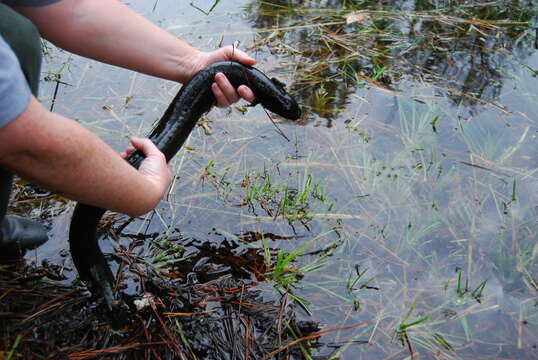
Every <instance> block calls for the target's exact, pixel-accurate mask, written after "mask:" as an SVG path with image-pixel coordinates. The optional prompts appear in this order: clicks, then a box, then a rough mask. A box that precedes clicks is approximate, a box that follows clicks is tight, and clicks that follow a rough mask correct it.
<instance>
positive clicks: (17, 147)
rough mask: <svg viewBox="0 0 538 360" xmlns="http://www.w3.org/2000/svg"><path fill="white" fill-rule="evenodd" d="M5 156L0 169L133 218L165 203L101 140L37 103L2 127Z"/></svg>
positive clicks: (1, 144)
mask: <svg viewBox="0 0 538 360" xmlns="http://www.w3.org/2000/svg"><path fill="white" fill-rule="evenodd" d="M15 139H24V140H23V141H20V140H19V141H15ZM0 153H1V154H2V156H1V157H0V166H2V167H4V168H7V169H9V170H11V171H13V172H15V173H17V174H19V175H20V176H21V177H23V178H26V179H28V180H31V181H34V182H36V183H38V184H40V185H42V186H44V187H46V188H48V189H51V190H53V191H56V192H59V193H61V194H62V195H64V196H66V197H68V198H70V199H73V200H77V201H81V202H84V203H87V204H91V205H95V206H99V207H102V208H105V209H109V210H114V211H118V212H122V213H126V214H129V215H131V216H138V215H141V214H143V213H145V212H147V211H149V210H151V209H152V208H153V207H155V206H156V205H157V203H158V201H159V200H160V196H161V194H160V193H159V191H157V190H156V189H155V186H153V184H151V183H150V182H149V181H147V179H145V178H144V177H143V176H141V175H140V173H139V172H138V171H136V170H135V169H134V168H133V167H131V166H130V165H129V164H127V162H126V161H125V160H123V159H122V158H121V157H120V156H119V155H118V154H116V153H115V152H114V151H113V150H112V149H111V148H110V147H109V146H107V145H106V144H104V143H103V142H102V141H101V140H100V139H99V138H98V137H97V136H95V135H93V134H92V133H91V132H89V131H88V130H87V129H85V128H84V127H83V126H81V125H79V124H77V123H76V122H74V121H71V120H69V119H66V118H64V117H62V116H60V115H56V114H53V113H50V112H48V111H46V110H45V109H44V108H43V107H42V106H41V105H40V104H39V103H38V102H37V101H36V100H35V99H32V100H31V102H30V105H29V106H28V108H27V109H26V110H25V111H24V112H23V113H22V114H21V115H20V116H19V117H18V118H17V119H15V120H14V121H13V122H12V123H10V124H8V125H7V126H6V127H4V128H2V129H0Z"/></svg>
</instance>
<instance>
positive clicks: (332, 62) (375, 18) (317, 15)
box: [248, 0, 538, 126]
mask: <svg viewBox="0 0 538 360" xmlns="http://www.w3.org/2000/svg"><path fill="white" fill-rule="evenodd" d="M248 10H249V13H250V14H252V15H251V16H250V20H251V22H252V24H253V26H254V27H256V28H260V29H274V32H268V33H265V34H266V35H265V38H264V41H263V43H264V44H266V45H268V46H269V47H270V48H271V47H273V48H275V49H281V48H282V46H283V45H282V44H286V46H287V49H286V50H287V51H288V52H289V51H290V48H291V49H293V50H292V53H293V55H294V62H296V63H297V64H303V65H302V66H301V67H299V66H298V68H296V69H294V70H295V71H296V83H295V86H296V88H297V91H298V96H299V97H300V98H301V99H302V102H303V103H304V104H308V105H309V106H310V108H311V110H312V112H314V113H316V114H318V115H319V116H320V117H323V118H326V119H329V126H330V125H331V120H332V119H333V118H334V117H335V116H336V115H337V114H338V113H339V112H340V111H341V110H342V109H343V108H344V107H345V105H346V104H347V103H348V102H349V99H348V96H349V94H350V93H352V92H353V90H355V89H356V88H357V87H363V86H365V85H366V84H369V85H371V86H377V87H380V88H386V89H398V88H400V90H401V91H407V90H409V89H406V87H407V85H404V83H403V80H411V81H412V82H413V83H417V82H418V83H422V82H428V83H430V84H433V85H434V86H435V87H437V88H438V92H439V93H441V94H443V95H445V94H446V95H447V96H448V97H449V98H450V99H452V101H453V102H454V103H456V104H459V105H464V106H466V107H469V108H472V107H475V106H476V105H479V104H484V103H488V102H491V101H494V100H495V99H496V98H497V97H498V96H499V95H500V93H501V89H502V88H503V85H504V83H505V81H506V79H508V78H511V77H512V75H513V73H514V72H515V71H516V69H515V67H514V65H513V64H514V62H515V63H517V62H520V61H522V60H523V59H525V58H526V57H528V56H530V55H531V54H533V53H534V52H535V51H536V36H537V35H536V29H535V28H534V27H535V26H536V21H537V15H536V14H537V13H538V11H537V10H538V9H537V4H536V2H534V1H530V0H529V1H516V2H514V1H501V2H490V3H479V4H478V3H476V4H475V3H472V2H467V1H456V2H454V1H436V2H430V1H402V0H394V1H384V2H382V3H380V2H377V1H344V0H326V1H298V0H289V1H288V0H277V1H272V2H270V3H269V2H263V1H256V2H252V3H251V4H250V5H249V6H248ZM346 19H347V22H348V23H346V21H345V20H346ZM316 24H319V25H316ZM350 90H351V91H350Z"/></svg>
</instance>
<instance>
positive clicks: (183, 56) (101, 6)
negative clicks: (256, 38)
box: [14, 0, 256, 106]
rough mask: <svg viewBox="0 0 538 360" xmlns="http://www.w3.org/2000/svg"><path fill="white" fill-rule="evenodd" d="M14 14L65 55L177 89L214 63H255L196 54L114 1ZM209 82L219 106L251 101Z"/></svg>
mask: <svg viewBox="0 0 538 360" xmlns="http://www.w3.org/2000/svg"><path fill="white" fill-rule="evenodd" d="M14 8H15V9H16V10H17V11H19V12H21V13H22V14H24V15H25V16H26V17H28V18H29V19H30V20H31V21H32V22H33V23H34V24H35V25H36V27H37V28H38V29H39V31H40V33H41V35H42V36H43V37H45V38H46V39H48V40H49V41H51V42H53V43H55V44H56V45H58V46H59V47H61V48H63V49H65V50H68V51H70V52H73V53H76V54H79V55H82V56H85V57H89V58H93V59H96V60H99V61H102V62H106V63H108V64H112V65H117V66H121V67H124V68H128V69H131V70H135V71H139V72H143V73H145V74H149V75H153V76H157V77H161V78H165V79H169V80H174V81H179V82H181V83H184V82H186V81H188V80H189V79H190V78H191V77H192V76H193V75H194V74H195V73H196V72H197V71H198V70H200V69H202V68H204V67H206V66H207V65H209V64H211V63H213V62H216V61H224V60H236V61H239V62H241V63H243V64H245V65H254V64H255V62H256V61H255V60H254V59H252V58H250V57H249V56H248V55H247V54H245V53H244V52H242V51H240V50H238V49H233V48H232V47H231V46H228V47H224V48H222V49H219V50H216V51H212V52H203V51H199V50H197V49H195V48H193V47H192V46H190V45H189V44H187V43H186V42H184V41H182V40H180V39H178V38H176V37H175V36H173V35H172V34H170V33H168V32H167V31H165V30H163V29H161V28H159V27H158V26H156V25H154V24H152V23H151V22H150V21H148V20H147V19H145V18H144V17H142V16H141V15H139V14H137V13H136V12H134V11H133V10H131V9H130V8H129V7H127V6H126V5H124V4H122V3H121V2H120V1H117V0H62V1H59V2H56V3H53V4H50V5H46V6H40V7H25V6H15V7H14ZM118 19H121V21H118ZM215 80H216V85H215V84H214V85H213V91H214V94H215V97H216V98H217V103H218V104H219V106H226V105H229V104H230V103H233V102H235V101H237V99H238V95H239V96H241V97H243V98H245V99H246V100H248V101H253V100H254V94H253V93H252V91H251V90H250V89H249V88H248V87H246V86H240V87H239V88H238V89H237V92H236V91H235V89H234V88H233V86H232V85H231V84H230V83H229V82H228V81H227V79H226V78H225V76H223V74H220V75H218V76H217V77H216V79H215Z"/></svg>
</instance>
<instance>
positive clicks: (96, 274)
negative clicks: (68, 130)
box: [69, 61, 301, 316]
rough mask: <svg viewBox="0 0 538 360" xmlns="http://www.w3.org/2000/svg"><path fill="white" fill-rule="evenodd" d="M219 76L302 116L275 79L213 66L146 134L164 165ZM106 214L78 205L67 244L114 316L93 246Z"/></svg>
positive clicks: (137, 157) (110, 279)
mask: <svg viewBox="0 0 538 360" xmlns="http://www.w3.org/2000/svg"><path fill="white" fill-rule="evenodd" d="M219 72H221V73H223V74H225V75H226V77H227V78H228V80H229V81H230V83H231V84H232V85H233V86H234V87H235V88H236V89H237V88H238V87H239V86H240V85H247V86H248V87H249V88H250V89H252V91H253V92H254V94H255V96H256V103H260V104H261V105H262V106H263V107H264V108H266V109H268V110H270V111H272V112H274V113H275V114H278V115H280V116H283V117H285V118H288V119H290V120H297V119H298V118H299V117H300V116H301V110H300V108H299V105H298V104H297V102H296V101H295V100H294V99H293V98H292V97H291V96H290V95H289V94H288V93H287V92H286V90H285V89H284V86H283V84H282V83H280V82H279V81H278V80H276V79H269V78H268V77H267V76H265V75H264V74H263V73H262V72H260V71H259V70H257V69H255V68H253V67H249V66H245V65H242V64H239V63H236V62H230V61H227V62H219V63H215V64H212V65H210V66H208V67H206V68H205V69H203V70H201V71H199V72H198V73H197V74H196V75H194V76H193V77H192V79H191V80H190V81H189V82H188V83H186V84H185V85H184V86H183V87H182V88H181V90H180V91H179V92H178V94H177V95H176V97H175V98H174V99H173V100H172V102H171V103H170V106H169V107H168V109H167V110H166V112H165V113H164V115H163V116H162V118H161V120H160V121H159V122H158V123H157V126H156V127H155V128H154V129H153V131H152V132H151V133H150V134H149V136H148V137H149V138H150V139H151V140H152V141H153V142H154V143H155V145H156V146H157V148H159V150H161V151H162V152H163V153H164V155H165V157H166V160H167V161H169V160H170V159H171V158H172V157H174V155H175V154H176V153H177V152H178V151H179V149H180V148H181V146H182V145H183V143H184V142H185V140H186V139H187V138H188V136H189V134H190V133H191V131H192V129H193V128H194V126H195V125H196V122H197V121H198V119H199V118H200V117H201V116H202V115H203V114H204V113H206V112H208V111H209V110H210V109H211V107H212V106H213V105H214V103H215V97H214V96H213V93H212V91H211V84H212V83H213V82H214V79H215V74H217V73H219ZM126 160H127V161H128V162H129V163H130V164H131V165H132V166H134V167H135V168H138V167H139V166H140V164H141V162H142V160H144V155H143V154H142V152H140V151H138V150H137V151H135V152H133V153H131V154H130V155H129V156H128V157H127V159H126ZM133 191H136V189H133ZM105 211H106V210H105V209H100V208H97V207H94V206H90V205H85V204H80V203H79V204H77V205H76V207H75V210H74V212H73V216H72V218H71V226H70V228H69V245H70V249H71V256H72V257H73V262H74V264H75V266H76V268H77V270H78V272H79V275H80V278H81V279H82V280H83V281H85V282H86V284H87V285H88V288H89V290H90V291H91V293H92V294H93V295H94V296H95V297H97V298H98V299H102V300H103V302H104V304H105V306H106V308H107V310H108V312H109V313H110V314H114V313H116V312H117V311H116V310H119V309H120V307H121V306H123V303H122V301H121V300H120V298H119V297H118V294H117V292H116V291H115V280H114V275H113V274H112V272H111V270H110V268H109V266H108V264H107V261H106V259H105V257H104V255H103V253H102V252H101V249H100V248H99V244H98V242H97V226H98V225H99V222H100V220H101V217H102V216H103V214H104V213H105ZM113 316H114V315H113Z"/></svg>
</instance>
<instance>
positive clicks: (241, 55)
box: [218, 45, 256, 66]
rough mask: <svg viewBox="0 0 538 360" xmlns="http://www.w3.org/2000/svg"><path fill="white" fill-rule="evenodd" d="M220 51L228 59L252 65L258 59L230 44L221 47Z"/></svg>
mask: <svg viewBox="0 0 538 360" xmlns="http://www.w3.org/2000/svg"><path fill="white" fill-rule="evenodd" d="M218 51H220V52H221V54H222V55H223V57H224V58H225V59H226V60H234V61H238V62H240V63H242V64H244V65H250V66H252V65H254V64H256V60H255V59H254V58H251V57H250V56H248V55H247V53H245V52H244V51H242V50H239V49H238V48H236V47H234V46H232V45H228V46H225V47H223V48H220V49H219V50H218Z"/></svg>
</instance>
